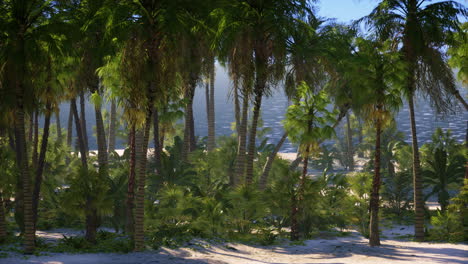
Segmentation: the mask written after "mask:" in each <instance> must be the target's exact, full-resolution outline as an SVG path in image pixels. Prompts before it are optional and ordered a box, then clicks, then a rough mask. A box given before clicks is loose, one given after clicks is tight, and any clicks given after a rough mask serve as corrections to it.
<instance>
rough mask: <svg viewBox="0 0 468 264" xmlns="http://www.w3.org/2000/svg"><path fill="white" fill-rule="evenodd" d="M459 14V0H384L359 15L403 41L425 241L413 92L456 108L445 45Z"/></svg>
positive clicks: (419, 231) (418, 232)
mask: <svg viewBox="0 0 468 264" xmlns="http://www.w3.org/2000/svg"><path fill="white" fill-rule="evenodd" d="M458 15H466V9H465V8H464V7H463V6H462V5H461V4H459V3H456V2H454V1H441V2H436V3H430V1H428V0H382V1H381V2H380V3H379V4H378V6H377V7H376V8H375V9H374V10H373V11H372V12H371V14H370V15H368V16H367V17H364V18H363V19H362V20H360V21H363V20H364V21H365V22H366V23H367V24H368V25H370V26H371V27H372V28H374V29H377V30H378V31H379V32H382V33H383V34H384V35H387V36H388V37H392V38H394V39H395V41H397V42H398V43H400V44H401V46H402V48H401V53H402V56H403V59H404V61H405V63H406V64H407V69H406V75H407V77H406V78H407V80H406V85H405V86H406V88H405V93H406V99H407V100H408V105H409V113H410V124H411V138H412V147H413V183H414V209H415V239H416V240H418V241H422V240H424V201H423V195H422V178H421V167H420V157H419V150H418V148H419V146H418V139H417V131H416V121H415V116H414V96H415V95H416V92H417V91H418V90H420V91H421V92H423V93H424V94H426V95H428V96H429V98H430V99H431V101H432V103H433V104H434V105H435V106H436V108H437V109H438V110H439V111H447V110H448V109H449V108H450V107H451V100H447V99H446V98H447V97H450V96H451V95H453V94H454V93H455V91H456V89H455V84H454V78H453V74H452V72H451V70H450V69H448V67H447V64H446V62H445V61H444V56H443V49H441V48H442V47H443V46H444V45H445V44H447V32H449V31H453V30H458V29H459V22H458Z"/></svg>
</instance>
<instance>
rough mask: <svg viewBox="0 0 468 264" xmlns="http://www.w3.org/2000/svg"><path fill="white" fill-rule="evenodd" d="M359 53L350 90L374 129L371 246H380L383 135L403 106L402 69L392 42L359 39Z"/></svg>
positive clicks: (353, 64) (354, 64) (353, 69)
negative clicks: (395, 112)
mask: <svg viewBox="0 0 468 264" xmlns="http://www.w3.org/2000/svg"><path fill="white" fill-rule="evenodd" d="M356 42H357V50H359V51H358V52H357V54H356V55H355V60H354V61H353V62H351V63H352V64H351V65H350V70H351V71H352V73H351V75H352V76H353V77H351V82H350V87H351V89H352V90H354V91H353V93H354V94H358V93H359V94H360V96H359V98H355V99H354V101H353V106H354V108H355V111H356V112H357V113H359V114H360V116H362V117H363V118H364V119H365V120H366V121H367V122H369V123H370V124H371V125H372V126H373V127H374V128H375V136H376V137H375V150H374V176H373V179H372V190H371V197H370V224H369V230H370V235H369V245H370V246H372V247H373V246H379V245H380V236H379V204H380V195H379V191H380V186H381V167H382V165H381V134H382V129H383V127H384V126H385V125H386V124H388V123H389V121H391V119H392V117H391V113H392V112H393V111H396V110H397V109H398V107H399V105H400V104H401V99H400V89H399V88H400V87H399V85H400V84H401V83H402V81H403V78H402V77H401V76H402V75H401V74H400V75H398V73H399V72H400V71H401V70H402V69H403V67H402V66H401V64H402V63H401V60H399V55H398V54H397V53H396V52H392V51H391V50H389V43H388V42H387V43H382V42H379V41H378V40H366V39H362V38H358V39H357V41H356Z"/></svg>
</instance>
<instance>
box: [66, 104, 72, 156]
mask: <svg viewBox="0 0 468 264" xmlns="http://www.w3.org/2000/svg"><path fill="white" fill-rule="evenodd" d="M72 142H73V110H72V107H71V103H70V111H69V113H68V123H67V145H68V146H69V147H71V146H72Z"/></svg>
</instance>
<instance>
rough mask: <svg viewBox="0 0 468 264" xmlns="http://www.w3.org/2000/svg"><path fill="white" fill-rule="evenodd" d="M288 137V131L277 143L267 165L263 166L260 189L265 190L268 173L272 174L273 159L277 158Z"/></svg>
mask: <svg viewBox="0 0 468 264" xmlns="http://www.w3.org/2000/svg"><path fill="white" fill-rule="evenodd" d="M287 138H288V133H287V132H285V133H284V134H283V136H282V137H281V138H280V140H279V141H278V144H276V146H275V149H274V150H273V151H272V152H271V153H270V155H269V156H268V158H267V161H266V162H265V166H264V167H263V172H262V176H261V177H260V186H259V187H260V190H265V188H266V185H267V181H268V175H269V174H270V170H271V167H272V165H273V161H274V160H275V158H276V155H277V154H278V152H279V150H280V149H281V147H282V146H283V144H284V142H285V141H286V139H287Z"/></svg>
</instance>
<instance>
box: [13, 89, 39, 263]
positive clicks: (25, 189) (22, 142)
mask: <svg viewBox="0 0 468 264" xmlns="http://www.w3.org/2000/svg"><path fill="white" fill-rule="evenodd" d="M19 86H21V85H19ZM21 88H22V87H21ZM19 90H22V89H19ZM18 94H19V95H20V96H18V97H19V98H18V100H17V102H18V105H17V108H16V112H15V121H14V122H15V139H16V157H17V168H18V170H19V172H20V175H21V184H22V194H23V197H22V198H23V199H22V202H23V219H24V233H23V238H24V246H25V248H24V251H25V253H26V254H31V253H33V251H34V247H35V230H34V218H33V212H32V195H31V177H30V174H29V166H28V152H27V148H26V132H25V122H24V105H23V100H22V94H23V91H18Z"/></svg>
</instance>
